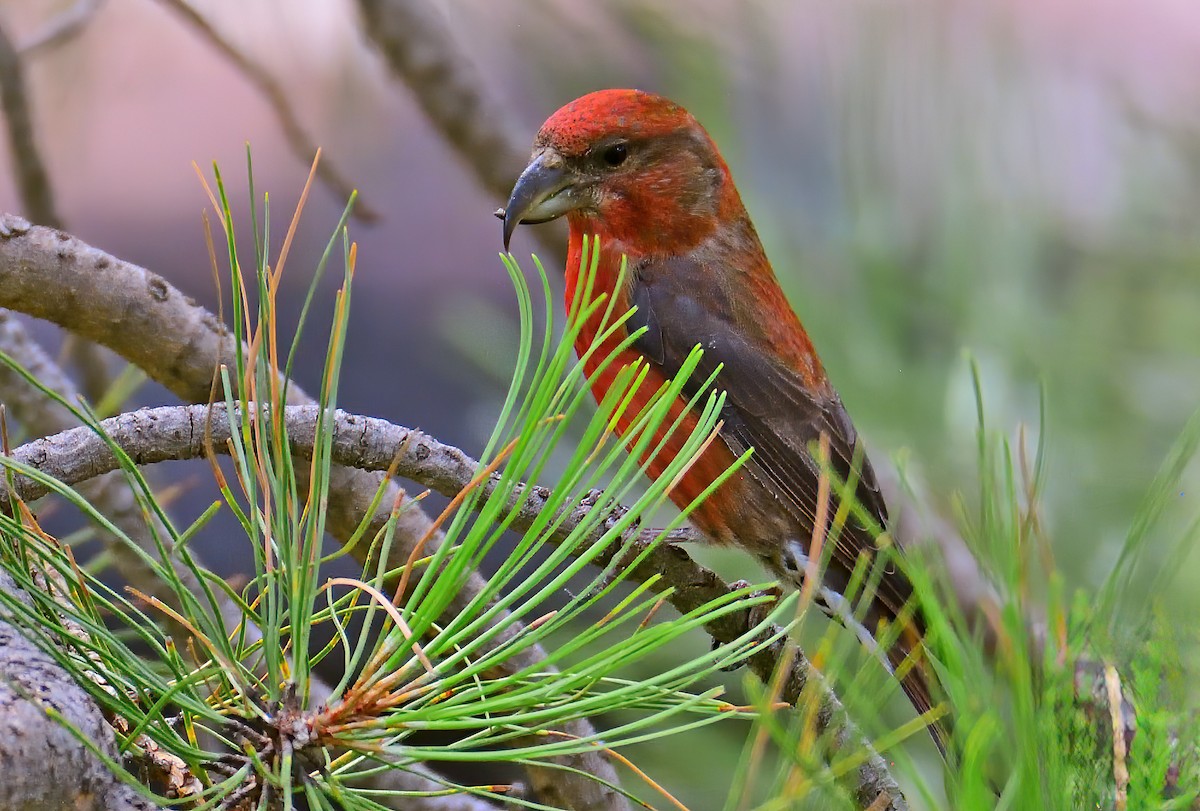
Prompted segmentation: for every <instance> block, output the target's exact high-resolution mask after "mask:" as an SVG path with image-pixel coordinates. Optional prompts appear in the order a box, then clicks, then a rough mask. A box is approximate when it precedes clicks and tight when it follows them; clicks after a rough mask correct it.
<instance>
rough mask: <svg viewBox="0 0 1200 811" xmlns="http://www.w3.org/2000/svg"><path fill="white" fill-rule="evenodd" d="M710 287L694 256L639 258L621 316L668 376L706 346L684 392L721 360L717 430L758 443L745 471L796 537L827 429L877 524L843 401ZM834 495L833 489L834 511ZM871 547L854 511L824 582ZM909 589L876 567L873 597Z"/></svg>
mask: <svg viewBox="0 0 1200 811" xmlns="http://www.w3.org/2000/svg"><path fill="white" fill-rule="evenodd" d="M712 291H713V284H712V271H711V270H708V269H706V268H705V267H704V266H703V265H701V264H700V263H698V262H696V261H694V260H691V259H688V258H673V259H668V260H661V261H657V262H643V263H639V264H637V265H636V266H635V272H634V274H633V278H632V280H631V287H630V290H629V297H630V303H631V304H632V305H634V306H635V307H636V308H637V312H635V313H634V314H633V315H632V316H631V319H630V321H629V322H627V323H628V328H629V329H630V331H633V330H636V329H638V328H642V327H644V328H645V332H644V333H643V334H642V336H641V337H640V338H639V339H638V340H637V343H636V344H635V346H636V348H637V349H638V351H639V352H641V353H642V354H643V355H644V356H645V357H646V359H647V360H648V361H650V362H651V363H653V364H656V365H657V366H658V367H660V369H661V371H662V372H663V374H664V375H665V376H667V377H674V376H675V375H676V374H677V373H678V371H679V370H680V368H681V365H682V364H683V362H684V360H685V359H686V358H687V357H688V355H689V354H690V353H691V352H692V350H693V349H694V348H695V347H696V345H697V344H699V345H700V347H701V349H703V351H704V355H703V358H702V360H701V362H700V365H699V367H698V368H697V369H696V371H695V372H694V373H693V374H692V376H691V382H690V384H689V387H688V388H685V390H686V391H688V393H689V394H694V393H695V392H696V391H697V390H698V388H699V387H700V386H701V385H702V384H703V382H704V381H705V380H706V379H707V378H708V377H709V376H710V375H711V374H712V373H713V372H714V371H716V370H717V368H718V366H720V373H719V374H718V376H717V380H716V386H715V387H716V388H718V389H724V390H725V392H726V401H725V409H724V411H723V412H722V419H723V420H724V425H723V427H722V430H721V437H722V439H723V440H724V441H725V442H726V444H727V445H729V447H730V448H731V450H733V451H734V452H735V453H738V454H740V453H741V452H743V451H744V450H745V449H747V448H750V447H753V448H754V454H753V455H752V456H751V458H750V460H749V462H748V463H747V465H746V466H745V467H744V468H743V470H745V471H746V472H747V473H748V474H749V475H751V476H754V477H755V478H756V479H758V480H759V481H761V482H762V483H763V485H764V486H765V487H767V488H769V489H770V490H771V491H772V492H773V493H775V494H776V496H778V497H779V499H780V500H781V502H782V503H783V505H784V506H785V507H786V509H788V510H789V512H790V513H791V514H792V515H793V516H794V517H795V518H796V520H797V523H798V526H797V536H798V537H797V538H794V539H791V540H796V541H799V542H801V543H802V544H803V545H804V546H805V547H807V545H808V542H809V539H810V538H811V536H812V530H813V524H814V522H815V514H816V507H817V487H818V480H819V478H820V474H821V466H820V464H819V463H818V462H817V461H816V459H814V457H813V454H812V449H813V448H815V447H816V443H817V442H818V441H819V438H820V436H821V435H822V434H824V435H826V436H827V437H828V441H829V449H830V463H831V467H832V469H833V472H834V473H835V474H836V476H837V477H838V478H839V479H841V480H842V481H852V480H855V479H856V480H857V486H856V489H855V497H856V499H857V501H858V502H859V504H860V505H861V506H862V508H863V509H864V510H865V511H866V512H867V513H868V514H869V516H870V517H871V519H873V520H874V521H875V522H876V523H878V524H879V525H880V526H883V525H884V524H885V522H886V520H887V509H886V507H885V506H884V503H883V498H882V496H881V495H880V493H879V488H878V485H877V484H876V481H875V474H874V472H873V471H872V469H871V465H870V463H869V462H868V461H867V459H866V456H865V455H864V454H863V453H862V451H861V449H860V450H858V452H857V458H856V451H855V449H856V447H857V443H858V438H857V434H856V433H855V430H854V426H853V424H852V423H851V422H850V418H849V416H848V415H847V414H846V411H845V409H844V408H843V406H842V403H841V400H840V399H839V398H838V397H837V396H836V394H832V393H831V394H830V395H828V396H822V395H821V394H820V393H817V392H813V391H810V390H809V387H807V386H806V385H805V383H804V380H803V378H802V377H801V375H800V373H799V372H798V371H796V370H793V369H790V368H788V367H787V366H785V365H784V364H783V363H781V362H780V361H779V360H777V359H775V358H774V357H773V356H772V353H771V347H766V346H762V345H756V344H754V343H752V340H753V339H752V338H751V337H750V336H748V335H747V334H746V330H744V329H741V328H739V326H738V325H737V323H736V322H735V320H734V318H733V314H732V313H731V312H729V310H728V307H727V305H726V303H725V302H724V301H722V300H721V298H720V296H719V295H714V294H713V292H712ZM855 471H856V472H855ZM832 489H833V490H834V491H836V489H837V488H832ZM837 504H838V502H837V499H836V494H835V495H834V497H833V499H832V500H831V504H830V505H829V506H830V509H829V511H828V515H829V516H830V517H832V516H833V515H834V514H835V513H836V509H837ZM783 540H787V539H780V541H781V542H782V541H783ZM874 548H875V543H874V540H873V537H872V534H871V533H870V531H869V530H868V529H867V527H866V526H864V524H863V523H862V522H859V521H858V520H856V519H855V518H853V517H851V518H850V519H849V520H848V521H847V524H846V526H845V527H844V528H843V529H842V530H841V532H840V535H839V536H838V539H837V543H836V546H835V547H834V548H833V549H832V550H831V552H830V563H831V565H830V567H829V571H828V572H827V574H826V579H827V580H828V581H829V585H830V586H833V587H834V588H835V589H838V590H840V589H841V588H844V587H845V585H846V583H845V580H846V578H848V576H849V574H850V573H851V572H852V571H853V570H854V567H855V565H856V563H857V561H858V559H859V555H860V554H861V553H862V552H864V551H866V552H867V553H869V554H873V552H874ZM910 595H911V587H910V585H909V583H908V581H907V578H904V577H903V576H901V575H899V573H894V574H890V573H886V572H885V573H884V574H883V575H882V576H881V578H880V581H879V584H878V586H877V591H876V598H877V599H879V600H880V601H882V602H883V604H884V605H885V606H886V607H887V609H888V612H889V613H890V614H891V615H892V617H895V616H896V615H897V614H898V613H899V612H900V610H901V609H902V607H903V606H904V605H905V603H906V602H907V601H908V599H909V596H910Z"/></svg>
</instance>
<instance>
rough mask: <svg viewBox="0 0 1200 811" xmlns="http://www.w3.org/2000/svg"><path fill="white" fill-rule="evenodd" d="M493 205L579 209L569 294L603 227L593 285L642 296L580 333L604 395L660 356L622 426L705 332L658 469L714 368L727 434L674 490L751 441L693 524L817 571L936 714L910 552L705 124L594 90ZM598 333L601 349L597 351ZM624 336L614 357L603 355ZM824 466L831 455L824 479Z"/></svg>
mask: <svg viewBox="0 0 1200 811" xmlns="http://www.w3.org/2000/svg"><path fill="white" fill-rule="evenodd" d="M496 214H497V216H498V217H501V218H502V219H503V239H504V247H505V250H506V251H507V250H508V248H509V244H510V240H511V238H512V235H513V232H514V231H515V230H516V228H517V227H518V226H519V225H521V224H523V223H542V222H548V221H550V220H554V219H557V218H559V217H564V216H565V217H566V220H567V223H568V227H569V232H568V243H567V261H566V269H565V271H566V279H565V282H566V283H565V287H566V289H565V299H566V303H567V307H568V308H570V307H571V303H572V302H573V301H574V300H575V298H576V291H577V288H578V286H579V285H580V284H581V281H582V280H581V277H580V260H581V258H582V257H583V255H584V251H585V250H586V248H585V241H587V240H594V241H593V242H592V244H593V245H594V246H595V250H596V251H598V253H599V256H598V262H597V264H596V266H595V271H594V277H593V279H592V282H591V283H592V285H593V289H594V291H595V292H596V293H604V294H605V295H607V296H610V297H612V300H613V301H614V302H615V307H616V311H617V312H624V311H631V314H630V315H629V316H628V318H627V320H626V321H625V322H624V324H623V325H622V326H621V327H620V328H618V329H616V330H613V331H611V332H610V333H609V334H607V336H604V335H603V334H602V329H603V328H604V327H605V326H606V325H605V324H604V323H602V321H603V312H599V313H597V314H596V315H595V316H593V317H592V318H590V319H588V320H586V322H585V323H584V324H583V326H582V329H581V330H580V331H579V333H578V335H577V337H576V340H575V349H576V351H577V353H578V354H579V355H580V357H581V358H582V363H583V367H584V370H585V372H586V373H587V375H588V376H589V380H590V385H591V388H592V392H593V394H594V395H595V397H596V399H597V401H602V400H603V398H604V395H605V393H606V392H607V391H608V390H609V388H610V387H611V386H612V385H613V384H614V382H615V380H616V378H617V376H618V374H619V371H620V369H621V368H622V367H623V366H626V365H628V364H631V363H635V362H638V363H642V364H645V366H646V367H647V369H646V375H645V378H644V379H643V380H642V382H641V384H640V386H639V387H638V388H637V389H636V390H635V392H634V394H633V400H632V403H633V405H632V407H631V408H627V409H625V410H624V411H623V412H622V413H621V414H619V415H618V417H617V419H616V428H617V432H618V434H621V435H624V434H625V433H626V432H627V431H628V430H629V429H630V427H631V424H632V422H633V419H634V417H635V416H636V415H637V413H638V412H639V410H640V409H641V408H642V407H643V406H644V405H645V404H646V403H648V402H649V400H650V398H651V396H652V395H653V394H654V393H655V392H656V391H658V389H659V387H660V386H661V385H662V384H663V383H665V382H666V381H668V380H671V379H673V378H675V377H676V376H677V375H678V374H679V372H680V371H681V368H682V367H683V364H684V362H685V360H686V359H687V358H688V357H689V355H690V354H691V353H692V352H693V349H694V348H695V347H697V346H699V347H700V349H701V350H702V352H703V354H702V356H701V359H700V363H699V365H698V366H697V367H696V368H695V370H694V371H693V372H692V374H691V375H690V377H689V380H688V382H687V383H685V385H684V387H683V392H682V393H681V395H680V396H679V397H678V398H677V399H676V400H675V402H673V403H672V405H671V414H670V418H668V419H667V420H666V421H665V425H668V426H669V425H671V424H672V423H673V422H674V421H675V420H676V419H679V420H680V422H679V427H678V428H677V429H676V430H675V431H674V432H673V433H671V434H670V435H669V436H666V437H665V441H664V442H663V445H662V447H661V448H660V449H658V450H657V451H656V452H655V451H647V454H649V455H648V457H647V458H646V459H644V461H645V462H646V463H647V465H646V467H647V472H648V474H649V475H650V476H651V477H653V478H657V477H659V476H660V475H661V474H662V473H663V472H664V470H665V468H666V467H667V465H668V464H669V462H670V461H671V459H672V458H674V457H675V456H676V455H677V454H678V453H680V452H681V450H682V448H683V444H684V442H685V440H686V438H687V437H688V436H689V435H690V434H691V433H692V431H693V430H694V429H695V428H696V427H697V425H698V424H699V421H700V415H699V412H698V410H697V408H696V407H695V406H690V405H689V400H691V401H692V402H696V400H694V399H693V398H694V396H695V395H696V394H697V393H698V392H700V391H701V388H700V387H702V386H703V385H704V384H705V382H706V381H708V380H709V379H710V378H711V379H712V380H713V381H714V382H713V384H712V386H713V387H714V388H715V389H717V390H721V391H724V392H725V399H724V403H723V406H722V409H721V412H720V422H719V423H718V425H719V428H718V430H717V436H716V441H713V442H711V443H710V444H709V445H708V446H707V448H706V449H705V450H704V451H703V452H702V454H701V455H700V456H699V458H698V459H697V461H695V462H694V463H693V464H692V466H691V467H690V468H689V469H688V470H687V472H686V473H685V474H684V475H683V476H682V477H680V478H679V480H678V481H677V482H675V484H674V486H673V489H672V490H671V491H670V497H671V499H672V501H673V502H674V503H675V504H676V505H678V506H680V507H681V508H683V507H685V506H687V505H690V504H692V503H693V502H694V501H695V500H696V499H697V497H699V496H700V495H701V494H702V493H704V492H705V491H706V490H708V489H709V487H710V485H711V484H712V483H713V482H714V481H715V480H716V479H717V478H718V477H719V476H720V475H722V474H723V473H724V472H726V471H727V470H728V469H729V468H730V466H732V465H733V464H734V463H735V462H736V461H737V460H738V459H739V458H740V457H743V456H744V455H746V453H747V451H750V453H749V456H748V458H747V459H746V460H745V461H744V462H743V464H742V465H741V467H739V468H738V469H737V470H735V471H734V472H733V473H732V474H731V475H730V476H729V478H728V479H726V480H725V481H724V482H722V483H721V484H720V485H719V486H718V487H717V489H715V490H714V491H713V492H711V493H710V494H709V495H708V497H707V498H705V499H704V500H703V501H702V502H701V503H700V504H699V505H697V506H696V507H695V508H694V509H693V511H692V512H691V514H690V516H689V519H690V521H691V522H692V524H693V526H694V527H695V528H696V529H697V530H699V532H700V533H701V534H702V535H703V536H704V538H705V540H707V541H708V542H711V543H714V544H717V545H722V546H734V547H737V548H739V549H742V550H745V551H747V552H748V553H750V554H752V555H754V556H755V557H756V558H758V559H759V560H760V561H761V562H762V563H763V564H764V565H765V566H766V568H767V569H768V570H770V571H771V572H772V573H773V574H775V575H776V576H777V577H778V578H779V579H780V580H781V582H783V583H784V584H785V585H788V586H794V587H797V588H802V587H803V584H804V580H805V578H806V577H808V576H811V575H812V573H813V572H818V577H819V579H820V583H819V589H818V590H817V602H818V604H819V605H820V606H821V608H823V609H824V610H825V611H826V613H828V614H830V615H831V616H833V617H834V618H835V619H838V620H839V621H841V622H842V623H843V624H845V625H847V626H848V627H850V628H851V629H852V630H854V631H855V632H856V633H857V634H858V636H859V637H860V639H862V640H863V642H864V643H865V644H867V645H868V647H870V648H871V649H872V650H874V651H875V652H876V653H877V654H878V655H879V658H880V659H881V661H883V662H884V664H885V666H887V667H888V668H889V670H891V671H892V672H893V674H895V675H896V677H897V679H898V680H899V681H900V684H901V687H902V689H903V690H904V692H905V694H906V695H907V697H908V698H909V700H910V702H911V703H912V704H913V706H914V707H915V708H916V710H917V711H918V712H919V713H928V714H929V716H928V717H929V718H931V719H933V717H934V716H935V715H936V713H931V712H930V711H931V710H933V709H934V708H935V705H934V695H935V690H937V689H938V682H937V679H936V675H935V674H934V672H933V669H932V666H931V664H930V661H929V654H928V651H927V650H926V649H925V644H924V638H925V636H926V623H925V622H924V620H923V618H922V615H921V612H920V610H919V609H918V608H917V607H916V606H915V605H914V601H913V586H912V583H911V581H910V580H909V579H908V577H907V576H906V575H905V573H904V571H903V567H901V566H897V565H895V560H894V559H893V558H887V559H885V558H886V556H885V555H881V554H880V550H881V549H883V548H884V547H886V546H889V545H890V544H891V539H890V536H888V535H887V533H886V532H884V531H882V530H883V528H886V526H887V522H888V512H887V507H886V505H885V503H884V499H883V496H882V494H881V493H880V490H879V487H878V484H877V482H876V477H875V473H874V471H873V469H872V467H871V463H870V461H869V460H868V459H867V457H866V454H865V452H864V450H863V446H862V443H861V442H860V440H859V438H858V435H857V432H856V431H855V428H854V424H853V423H852V422H851V420H850V417H849V415H848V413H847V411H846V409H845V407H844V406H843V404H842V400H841V398H840V397H839V395H838V393H837V392H836V391H835V390H834V388H833V386H832V385H831V384H830V382H829V379H828V377H827V375H826V373H825V369H824V367H823V366H822V363H821V360H820V358H819V357H818V355H817V352H816V350H815V348H814V347H813V343H812V341H811V340H810V338H809V336H808V333H807V332H806V331H805V329H804V326H803V325H802V324H801V322H800V319H799V317H798V316H797V315H796V313H795V311H794V310H793V309H792V307H791V305H790V304H789V303H788V300H787V298H786V296H785V294H784V292H783V290H782V288H781V287H780V285H779V282H778V280H777V278H776V276H775V273H774V271H773V269H772V266H771V263H770V261H769V260H768V258H767V255H766V252H765V251H764V249H763V246H762V242H761V241H760V239H759V236H758V233H757V232H756V231H755V228H754V225H753V223H752V222H751V220H750V217H749V215H748V213H747V211H746V208H745V206H744V204H743V203H742V199H741V196H740V195H739V193H738V190H737V188H736V186H735V185H734V182H733V178H732V175H731V174H730V171H729V167H728V166H727V165H726V163H725V160H724V159H723V158H722V156H721V153H720V151H719V149H718V148H717V145H716V143H715V142H714V141H713V139H712V137H711V136H710V135H709V134H708V132H707V131H706V130H705V129H704V127H703V126H701V124H700V123H699V122H698V121H697V120H696V119H695V118H694V117H693V116H692V115H691V114H690V113H689V112H688V111H687V110H686V109H685V108H684V107H682V106H680V105H679V104H676V103H674V102H672V101H670V100H669V99H667V98H664V97H663V96H660V95H656V94H653V93H648V92H644V91H640V90H632V89H606V90H599V91H595V92H592V93H589V94H587V95H584V96H581V97H580V98H577V99H575V100H574V101H571V102H569V103H568V104H566V105H564V106H563V107H562V108H560V109H559V110H558V111H557V112H555V113H554V114H552V115H551V116H550V117H549V118H548V119H547V120H546V122H545V123H544V124H543V125H542V127H541V129H540V130H539V131H538V133H537V135H536V137H535V139H534V143H533V152H532V155H531V158H530V161H529V163H528V165H527V167H526V168H525V169H524V171H523V172H521V174H520V176H519V178H518V179H517V180H516V183H515V185H514V186H513V189H512V193H511V195H510V197H509V199H508V201H507V204H506V205H505V207H504V208H503V209H501V210H499V211H497V212H496ZM623 262H625V263H627V264H626V265H625V268H624V272H622V263H623ZM601 310H603V308H601ZM598 336H599V341H600V351H598V352H596V351H593V352H590V353H589V352H588V351H587V350H588V349H589V348H590V347H592V345H593V343H595V342H597V340H598ZM631 336H632V341H629V339H630V338H631ZM623 342H625V343H626V346H625V347H624V348H621V345H622V343H623ZM613 352H615V353H616V360H615V362H613V363H609V364H607V365H605V364H604V363H603V361H604V359H605V358H606V357H607V356H609V355H610V354H611V353H613ZM714 374H715V377H713V375H714ZM700 402H701V403H702V402H703V401H702V399H701V400H700ZM660 431H661V432H663V433H665V429H660ZM658 438H659V439H662V437H661V435H660V437H658ZM655 445H656V443H651V444H650V447H651V448H654V447H655ZM751 449H752V450H751ZM822 460H826V461H825V463H824V464H822ZM822 471H829V472H830V473H828V474H827V475H826V478H825V480H824V482H823V481H822ZM832 477H836V479H837V480H840V482H842V483H843V487H842V488H840V489H843V490H852V493H851V495H852V499H851V501H853V502H857V509H852V510H850V512H849V513H848V514H846V513H845V511H843V513H842V516H841V517H840V518H839V519H838V520H839V521H840V525H837V524H835V519H834V516H835V515H837V514H838V512H839V508H840V507H842V506H844V505H843V504H842V499H840V498H839V495H838V491H839V488H838V487H836V486H835V487H828V486H825V487H823V484H827V483H828V482H829V480H830V478H832ZM822 495H824V496H825V498H824V499H822ZM821 501H825V505H824V508H822V505H821V503H820V502H821ZM846 506H848V505H846ZM822 521H824V524H823V525H822V524H821V522H822ZM826 536H827V538H828V540H827V542H826V543H825V546H826V549H825V550H824V554H823V555H821V556H820V557H821V558H822V560H820V561H817V562H818V563H821V564H823V565H822V567H821V568H820V569H819V570H818V569H814V568H813V566H814V561H813V560H810V557H809V556H810V552H812V551H813V549H812V548H811V547H812V545H813V543H814V538H817V537H826ZM890 554H896V553H890ZM864 557H865V558H866V563H867V564H868V565H876V564H878V570H877V571H875V572H874V577H875V578H877V580H875V581H874V582H875V585H874V590H873V593H868V594H867V595H866V596H865V600H866V602H867V603H868V605H866V606H865V608H864V607H859V606H857V605H854V604H852V603H851V601H850V600H848V599H847V596H846V595H847V589H849V588H850V587H851V585H852V577H853V575H854V572H855V569H856V566H859V565H860V560H861V559H862V558H864ZM826 558H827V559H826ZM893 624H898V625H897V627H896V628H893V630H892V634H891V635H889V636H890V637H891V638H892V640H893V641H889V642H888V643H887V644H886V645H882V646H881V645H879V643H878V640H879V638H880V635H881V631H882V629H884V628H886V627H888V626H889V625H893ZM897 631H898V632H897ZM930 731H931V733H932V735H933V738H934V741H935V743H936V744H937V746H938V749H939V751H940V752H941V753H942V754H943V756H945V752H946V749H945V746H946V735H947V732H946V730H945V728H944V727H943V725H942V722H939V721H937V720H936V719H934V720H932V721H931V723H930Z"/></svg>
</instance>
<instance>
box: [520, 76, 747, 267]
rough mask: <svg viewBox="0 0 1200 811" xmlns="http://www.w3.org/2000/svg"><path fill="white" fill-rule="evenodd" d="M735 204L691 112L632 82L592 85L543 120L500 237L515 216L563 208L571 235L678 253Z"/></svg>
mask: <svg viewBox="0 0 1200 811" xmlns="http://www.w3.org/2000/svg"><path fill="white" fill-rule="evenodd" d="M741 211H742V208H741V200H740V199H739V198H738V194H737V191H736V189H735V188H734V186H733V183H732V181H731V180H730V177H729V169H728V167H726V165H725V161H724V160H722V159H721V156H720V153H719V152H718V151H717V148H716V146H715V145H714V144H713V141H712V139H711V138H710V137H709V135H708V133H707V132H705V131H704V128H703V127H701V126H700V124H699V123H698V122H697V121H696V119H695V118H693V117H692V115H691V114H690V113H689V112H688V111H687V110H685V109H684V108H682V107H680V106H679V105H678V104H675V103H674V102H672V101H669V100H668V99H665V98H663V97H661V96H656V95H653V94H651V93H643V92H641V91H640V90H600V91H597V92H595V93H589V94H588V95H586V96H582V97H580V98H578V99H576V100H575V101H572V102H571V103H569V104H567V105H566V106H564V107H563V108H561V109H560V110H558V112H556V113H554V115H552V116H550V118H549V119H547V120H546V123H545V124H543V125H542V128H541V130H540V131H539V132H538V134H537V138H536V139H535V140H534V142H533V157H532V159H531V160H530V163H529V166H528V167H527V168H526V169H525V171H524V172H523V173H522V174H521V177H520V179H519V180H518V181H517V185H516V186H515V187H514V188H513V192H512V196H511V197H510V198H509V201H508V205H507V206H506V208H505V214H504V242H505V246H507V245H508V240H509V238H510V237H511V235H512V232H513V230H515V229H516V227H517V225H519V224H520V223H522V222H526V223H534V222H547V221H549V220H552V219H555V218H557V217H561V216H563V215H564V214H565V215H566V216H567V218H568V221H569V222H570V223H571V231H572V238H573V239H575V238H576V237H578V236H579V235H580V234H591V233H595V234H599V235H600V237H601V239H602V241H604V242H605V243H606V244H607V245H608V246H609V247H611V248H614V249H618V250H624V251H626V252H628V249H629V247H630V246H634V245H636V246H638V249H639V251H638V252H640V253H645V252H647V251H649V252H655V253H664V254H669V253H676V252H678V253H682V252H684V251H687V250H689V249H690V248H692V247H694V246H695V245H697V244H698V243H699V242H700V241H702V240H703V239H705V238H706V237H707V236H708V235H709V234H710V233H712V231H713V230H714V229H715V228H716V227H717V224H718V222H719V221H720V219H721V218H723V217H727V216H730V215H734V216H736V215H737V214H739V213H740V212H741Z"/></svg>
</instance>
